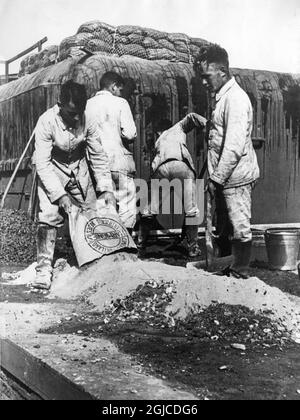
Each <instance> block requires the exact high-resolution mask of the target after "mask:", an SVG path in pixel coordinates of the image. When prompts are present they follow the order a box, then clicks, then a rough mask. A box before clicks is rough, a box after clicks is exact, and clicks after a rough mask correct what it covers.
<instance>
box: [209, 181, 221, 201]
mask: <svg viewBox="0 0 300 420" xmlns="http://www.w3.org/2000/svg"><path fill="white" fill-rule="evenodd" d="M218 187H221V185H219V184H217V183H216V182H214V181H212V180H211V179H209V180H208V183H207V191H208V192H209V194H210V196H211V199H214V198H215V196H216V191H217V188H218Z"/></svg>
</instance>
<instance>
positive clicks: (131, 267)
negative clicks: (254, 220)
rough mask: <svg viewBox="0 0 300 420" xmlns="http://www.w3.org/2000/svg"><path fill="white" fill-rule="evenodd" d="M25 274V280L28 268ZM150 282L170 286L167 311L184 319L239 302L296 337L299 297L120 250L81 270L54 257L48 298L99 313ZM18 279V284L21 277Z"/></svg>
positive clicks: (298, 334) (299, 329)
mask: <svg viewBox="0 0 300 420" xmlns="http://www.w3.org/2000/svg"><path fill="white" fill-rule="evenodd" d="M25 273H26V281H28V279H29V277H30V276H29V275H28V270H27V272H25ZM149 280H151V281H155V282H157V283H158V284H160V283H161V282H165V283H168V284H169V283H172V284H173V289H174V290H175V293H174V295H173V298H172V301H171V302H170V304H169V306H168V307H167V309H166V312H167V314H168V315H171V316H173V317H174V318H177V319H185V318H186V317H187V316H188V315H189V314H191V313H197V312H198V311H199V310H201V309H204V308H207V307H209V306H210V305H211V304H213V303H216V302H217V303H220V304H227V305H241V306H245V307H247V308H249V309H251V310H254V311H255V312H257V313H259V312H262V313H263V314H264V315H266V316H268V317H269V318H270V319H272V320H274V321H277V322H280V323H282V324H283V325H284V326H285V327H286V328H287V329H288V330H289V331H292V332H293V333H294V335H295V337H296V338H298V339H299V338H300V305H299V301H298V302H297V301H295V300H293V299H290V298H289V296H288V295H286V294H284V293H283V292H281V291H280V290H279V289H277V288H273V287H270V286H268V285H266V284H265V283H263V282H262V281H261V280H259V279H258V278H251V279H249V280H237V279H231V278H227V277H220V276H215V275H213V274H210V273H207V272H205V271H202V270H198V271H197V270H191V269H186V268H184V267H176V266H170V265H166V264H163V263H160V262H145V261H140V260H138V259H137V258H136V257H135V256H130V255H127V254H123V253H121V254H118V255H111V256H106V257H104V258H103V259H102V260H99V261H96V262H95V263H92V264H91V265H89V266H88V267H84V268H82V269H78V268H76V267H70V266H69V265H68V264H67V262H66V261H65V260H59V261H57V263H56V267H55V270H54V281H53V286H52V289H51V293H50V295H49V299H55V298H61V299H66V300H73V299H74V300H75V299H78V298H84V299H85V300H86V301H87V302H88V303H89V304H91V305H92V306H93V307H94V308H95V309H96V310H98V311H103V310H105V309H106V308H107V307H109V306H110V305H111V303H112V302H113V301H116V300H117V299H120V300H123V299H124V298H126V297H127V296H129V295H130V294H131V293H133V292H134V291H136V289H137V288H138V286H140V285H144V284H145V283H146V282H149ZM17 281H18V283H20V282H21V280H20V279H19V280H17Z"/></svg>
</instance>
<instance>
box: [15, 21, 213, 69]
mask: <svg viewBox="0 0 300 420" xmlns="http://www.w3.org/2000/svg"><path fill="white" fill-rule="evenodd" d="M207 45H209V42H208V41H205V40H203V39H200V38H190V37H188V36H187V35H185V34H181V33H168V32H161V31H157V30H155V29H147V28H142V27H140V26H126V25H124V26H117V27H115V26H111V25H108V24H106V23H103V22H100V21H98V20H97V21H92V22H88V23H84V24H83V25H81V26H80V28H79V29H78V31H77V33H76V35H73V36H70V37H68V38H65V39H64V40H63V41H62V42H61V44H60V46H59V47H51V48H52V51H53V57H52V58H54V61H56V60H57V61H62V60H65V59H66V58H68V57H70V56H71V57H72V56H80V55H81V54H83V55H84V53H82V48H83V49H85V50H88V51H91V52H101V53H102V54H103V55H117V56H119V57H121V56H124V55H130V56H134V57H139V58H143V59H145V60H168V61H173V62H182V63H190V64H192V63H193V61H194V58H195V57H196V56H198V54H199V53H200V50H201V48H203V47H204V46H207ZM48 50H49V49H48ZM45 51H46V50H45ZM47 57H48V53H46V57H44V56H43V54H42V53H39V54H34V55H32V56H29V57H28V58H26V59H25V60H23V62H22V64H21V72H20V73H21V74H26V73H32V72H33V71H36V70H37V69H38V68H41V67H46V66H47V65H49V64H48V61H47ZM44 61H46V63H45V64H44Z"/></svg>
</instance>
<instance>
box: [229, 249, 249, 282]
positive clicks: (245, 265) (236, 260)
mask: <svg viewBox="0 0 300 420" xmlns="http://www.w3.org/2000/svg"><path fill="white" fill-rule="evenodd" d="M251 249H252V242H251V241H250V242H240V241H233V242H232V256H233V263H232V264H231V267H230V271H231V272H232V274H234V275H235V274H236V276H237V277H238V276H240V277H241V278H244V279H247V278H249V267H250V262H251Z"/></svg>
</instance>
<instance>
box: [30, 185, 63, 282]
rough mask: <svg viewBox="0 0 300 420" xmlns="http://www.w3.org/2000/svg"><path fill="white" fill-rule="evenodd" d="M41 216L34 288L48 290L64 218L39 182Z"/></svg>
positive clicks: (39, 215)
mask: <svg viewBox="0 0 300 420" xmlns="http://www.w3.org/2000/svg"><path fill="white" fill-rule="evenodd" d="M38 197H39V214H38V221H39V225H38V230H37V266H36V278H35V280H34V282H33V283H32V286H33V287H34V288H36V289H45V290H48V289H50V287H51V282H52V273H53V255H54V250H55V242H56V236H57V228H59V227H61V226H62V225H63V223H64V217H63V215H62V214H61V213H60V211H59V207H58V205H56V204H52V203H51V202H50V200H49V198H48V196H47V194H46V191H45V189H44V187H43V185H42V184H41V182H40V180H38Z"/></svg>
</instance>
